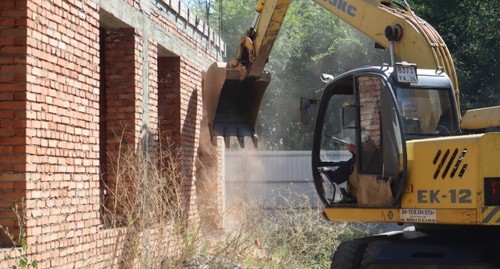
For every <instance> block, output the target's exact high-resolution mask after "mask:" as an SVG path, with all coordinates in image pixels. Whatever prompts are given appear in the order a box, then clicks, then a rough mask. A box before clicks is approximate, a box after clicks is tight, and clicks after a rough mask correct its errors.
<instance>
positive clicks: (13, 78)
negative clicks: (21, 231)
mask: <svg viewBox="0 0 500 269" xmlns="http://www.w3.org/2000/svg"><path fill="white" fill-rule="evenodd" d="M25 6H26V4H25V3H22V2H20V1H2V2H0V14H1V18H0V24H1V29H0V35H1V36H2V38H0V64H1V68H0V89H1V91H0V197H1V199H0V225H2V226H3V227H6V228H7V227H8V229H9V231H10V233H12V234H17V233H18V231H17V230H18V221H17V220H16V215H15V214H14V212H13V211H12V208H13V207H14V205H15V204H19V203H20V202H21V200H22V199H23V198H25V197H26V191H25V189H26V170H27V169H28V170H31V169H33V167H31V166H28V167H27V165H26V150H27V149H26V117H27V115H26V114H27V106H28V104H27V101H26V95H27V93H26V69H27V67H26V64H25V63H26V50H27V47H26V39H27V31H26V27H25V26H26V24H27V23H26V16H27V14H26V9H25V8H23V7H25ZM36 108H38V107H36ZM11 243H12V242H10V240H9V239H8V238H7V237H6V235H5V234H4V231H0V245H2V246H9V245H11Z"/></svg>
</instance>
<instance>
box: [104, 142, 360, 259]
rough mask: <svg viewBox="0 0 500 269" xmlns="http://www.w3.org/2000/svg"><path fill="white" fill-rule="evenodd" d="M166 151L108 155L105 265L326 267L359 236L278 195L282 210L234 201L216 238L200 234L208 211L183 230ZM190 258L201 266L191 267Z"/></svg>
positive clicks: (176, 176) (176, 182)
mask: <svg viewBox="0 0 500 269" xmlns="http://www.w3.org/2000/svg"><path fill="white" fill-rule="evenodd" d="M171 149H172V147H171V145H170V144H168V143H167V144H166V145H165V144H164V145H163V146H161V147H158V148H156V149H155V150H153V152H154V153H150V154H144V153H143V152H137V151H135V150H133V149H130V148H127V147H125V146H122V147H120V150H119V153H118V154H116V155H115V156H114V158H113V163H115V164H116V165H114V166H113V167H114V168H115V169H113V170H112V172H111V174H110V175H108V176H109V177H108V184H107V186H106V190H107V194H106V195H105V203H104V204H105V208H104V214H103V215H104V216H105V218H104V222H105V224H106V225H107V226H108V227H117V228H118V227H121V231H122V232H121V236H119V238H118V240H117V242H116V246H117V248H116V250H115V253H114V261H113V262H112V264H111V265H110V267H115V268H241V267H243V266H245V267H246V268H328V267H329V264H330V262H331V256H332V253H333V250H334V249H335V247H336V246H337V245H338V244H339V243H340V240H344V239H347V238H352V237H357V236H361V235H364V234H365V233H364V231H359V230H358V229H355V228H353V226H351V225H348V224H346V223H338V224H332V223H331V222H328V221H326V220H324V219H323V218H322V217H321V216H320V212H319V210H318V209H314V208H310V203H309V201H307V198H305V197H294V198H293V202H292V201H291V199H292V198H291V197H283V199H284V200H287V201H289V202H290V206H289V207H286V208H283V209H281V210H275V211H266V210H262V209H259V208H255V207H250V206H247V205H246V204H245V203H243V202H242V203H239V204H238V205H237V206H235V207H233V208H232V209H233V210H230V211H234V210H236V211H238V214H237V222H235V223H234V225H231V227H226V230H225V232H224V233H222V234H218V233H214V234H209V233H207V230H204V229H203V227H213V226H214V224H213V223H204V222H206V221H207V220H208V222H211V221H212V220H213V218H204V217H203V212H205V213H206V212H210V213H212V212H215V211H216V210H213V208H206V209H205V208H200V209H199V211H200V216H201V217H200V222H198V223H192V222H191V223H190V224H189V225H188V220H187V216H186V204H185V202H186V201H185V200H186V199H185V197H183V196H182V193H181V184H182V182H181V180H182V177H181V174H180V170H179V165H178V162H177V154H176V153H175V152H173V151H172V150H171ZM150 152H151V151H150ZM205 187H206V186H205ZM206 188H207V189H210V187H206ZM297 199H299V200H300V199H302V201H299V202H298V201H297ZM297 203H299V204H300V203H302V204H303V205H304V206H299V207H297ZM203 204H207V203H203ZM292 205H293V206H292ZM207 206H209V207H210V206H211V205H210V204H207ZM230 213H231V212H226V214H230ZM118 246H124V247H123V251H120V248H119V247H118ZM197 257H198V258H199V257H203V262H194V261H195V260H196V258H197ZM238 266H241V267H238Z"/></svg>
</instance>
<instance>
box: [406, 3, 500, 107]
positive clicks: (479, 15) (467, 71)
mask: <svg viewBox="0 0 500 269" xmlns="http://www.w3.org/2000/svg"><path fill="white" fill-rule="evenodd" d="M411 2H412V7H413V9H414V10H415V12H416V13H417V14H418V15H419V16H420V17H422V18H423V19H425V20H426V21H427V22H429V23H430V24H431V25H432V26H434V28H436V30H437V31H438V32H439V33H440V34H441V36H442V37H443V39H444V40H445V42H446V44H447V46H448V49H449V50H450V53H451V54H452V56H453V58H454V61H455V66H456V68H457V74H458V79H459V85H460V91H461V106H462V111H465V110H467V109H470V108H477V107H485V106H494V105H499V104H500V71H499V70H500V2H499V1H498V0H483V1H475V0H463V1H444V0H439V1H425V0H413V1H411Z"/></svg>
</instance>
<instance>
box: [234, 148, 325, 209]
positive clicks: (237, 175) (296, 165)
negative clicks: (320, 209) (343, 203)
mask: <svg viewBox="0 0 500 269" xmlns="http://www.w3.org/2000/svg"><path fill="white" fill-rule="evenodd" d="M225 189H226V205H228V206H230V205H232V204H234V203H236V202H244V203H247V204H249V205H252V206H261V207H264V208H268V209H273V208H279V207H291V206H292V207H304V206H312V207H317V206H319V205H320V201H319V199H318V197H317V195H316V190H315V189H314V183H313V179H312V173H311V153H310V151H226V153H225Z"/></svg>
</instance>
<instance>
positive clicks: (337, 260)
mask: <svg viewBox="0 0 500 269" xmlns="http://www.w3.org/2000/svg"><path fill="white" fill-rule="evenodd" d="M366 245H367V242H366V241H365V240H350V241H345V242H342V243H340V245H339V246H338V247H337V249H336V250H335V253H334V254H333V258H332V264H331V266H330V269H357V268H360V266H361V260H362V258H363V254H364V252H365V249H366Z"/></svg>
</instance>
